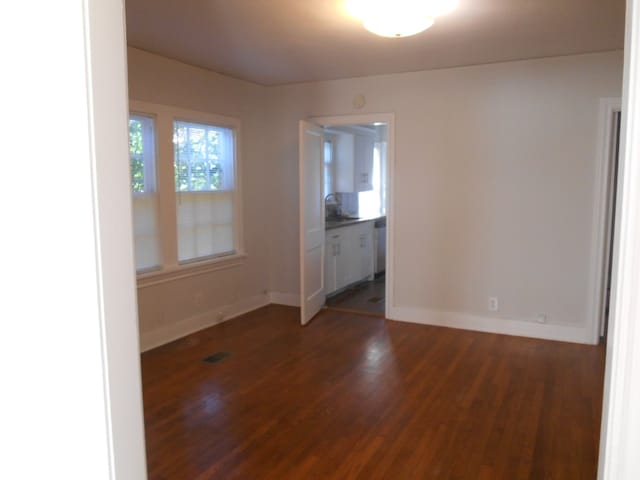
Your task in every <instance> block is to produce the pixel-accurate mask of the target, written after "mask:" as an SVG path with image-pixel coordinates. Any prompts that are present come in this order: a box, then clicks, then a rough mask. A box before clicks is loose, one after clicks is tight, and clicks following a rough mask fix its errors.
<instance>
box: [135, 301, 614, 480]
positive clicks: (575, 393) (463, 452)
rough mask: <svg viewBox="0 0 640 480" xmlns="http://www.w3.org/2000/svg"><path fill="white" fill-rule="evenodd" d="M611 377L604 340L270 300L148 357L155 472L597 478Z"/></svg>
mask: <svg viewBox="0 0 640 480" xmlns="http://www.w3.org/2000/svg"><path fill="white" fill-rule="evenodd" d="M216 352H228V353H229V356H228V357H227V358H226V359H225V360H223V361H222V362H220V363H214V364H209V363H205V362H203V359H204V358H205V357H207V356H209V355H211V354H213V353H216ZM603 373H604V347H603V346H595V347H594V346H586V345H574V344H567V343H560V342H550V341H544V340H532V339H526V338H516V337H508V336H502V335H494V334H486V333H476V332H468V331H462V330H454V329H446V328H438V327H430V326H424V325H415V324H405V323H400V322H393V321H388V320H384V319H381V318H374V317H362V316H357V315H353V314H348V313H342V312H336V311H324V312H322V313H321V314H320V315H319V316H318V317H317V318H316V319H314V321H313V322H312V323H311V324H310V325H308V326H307V327H304V328H302V327H300V325H299V323H298V310H297V309H294V308H289V307H282V306H275V305H273V306H269V307H265V308H262V309H260V310H258V311H255V312H251V313H249V314H247V315H244V316H243V317H240V318H238V319H234V320H231V321H229V322H226V323H224V324H221V325H217V326H215V327H212V328H209V329H207V330H203V331H201V332H198V333H196V334H194V335H190V336H189V337H186V338H183V339H180V340H178V341H176V342H173V343H171V344H168V345H165V346H162V347H159V348H157V349H154V350H152V351H149V352H146V353H144V354H143V355H142V378H143V393H144V410H145V430H146V442H147V460H148V469H149V478H150V479H151V480H169V479H171V480H173V479H178V480H182V479H200V480H209V479H217V478H221V479H236V478H237V479H278V480H282V479H296V480H297V479H305V480H306V479H366V480H370V479H405V478H406V479H414V478H415V479H428V478H434V479H477V478H483V479H492V480H496V479H503V478H504V479H509V480H511V479H520V478H522V479H525V478H526V479H546V478H553V479H565V478H566V479H573V478H575V479H580V480H582V479H591V478H596V468H597V451H598V440H599V424H600V412H601V398H602V380H603Z"/></svg>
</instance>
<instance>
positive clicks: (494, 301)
mask: <svg viewBox="0 0 640 480" xmlns="http://www.w3.org/2000/svg"><path fill="white" fill-rule="evenodd" d="M489 311H490V312H497V311H498V297H489Z"/></svg>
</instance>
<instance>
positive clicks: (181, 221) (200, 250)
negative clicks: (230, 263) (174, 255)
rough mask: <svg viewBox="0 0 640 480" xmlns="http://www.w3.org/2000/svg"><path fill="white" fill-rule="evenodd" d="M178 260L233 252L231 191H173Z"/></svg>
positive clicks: (183, 260)
mask: <svg viewBox="0 0 640 480" xmlns="http://www.w3.org/2000/svg"><path fill="white" fill-rule="evenodd" d="M177 196H178V204H177V217H178V260H179V261H180V262H187V261H191V260H196V259H201V258H206V257H214V256H221V255H231V254H233V253H235V247H234V234H233V194H232V192H182V193H177Z"/></svg>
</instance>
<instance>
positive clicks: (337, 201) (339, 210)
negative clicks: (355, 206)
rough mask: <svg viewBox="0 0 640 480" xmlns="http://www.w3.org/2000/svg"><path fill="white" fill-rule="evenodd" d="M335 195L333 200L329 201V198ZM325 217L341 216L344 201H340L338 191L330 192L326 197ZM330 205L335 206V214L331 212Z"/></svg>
mask: <svg viewBox="0 0 640 480" xmlns="http://www.w3.org/2000/svg"><path fill="white" fill-rule="evenodd" d="M331 197H333V202H331V203H330V202H329V199H330V198H331ZM324 206H325V217H331V216H335V217H341V216H342V203H341V202H340V196H339V195H338V194H337V193H330V194H328V195H327V196H326V197H324ZM329 206H333V211H334V214H333V215H330V214H329Z"/></svg>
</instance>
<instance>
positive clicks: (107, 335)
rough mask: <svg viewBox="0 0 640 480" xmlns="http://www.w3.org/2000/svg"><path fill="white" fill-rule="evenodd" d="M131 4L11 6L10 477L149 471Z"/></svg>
mask: <svg viewBox="0 0 640 480" xmlns="http://www.w3.org/2000/svg"><path fill="white" fill-rule="evenodd" d="M123 10H124V5H123V2H122V1H110V2H104V1H101V0H85V1H82V2H62V3H57V2H50V1H44V0H40V1H38V0H37V1H35V2H13V3H11V4H6V5H3V16H2V20H0V23H2V27H0V52H1V56H2V62H3V68H4V71H5V72H14V73H16V74H14V75H5V76H4V77H3V80H2V88H1V89H0V105H2V113H3V115H2V116H1V118H0V129H1V130H2V131H3V132H5V133H6V134H7V135H6V137H5V139H6V141H5V142H4V146H3V149H2V155H3V160H4V162H5V165H6V166H7V168H6V176H5V179H6V180H8V181H5V182H4V184H3V187H2V189H0V217H1V218H2V219H3V224H4V227H5V228H4V229H3V235H2V236H1V237H0V249H1V251H2V252H3V260H2V268H0V285H2V287H3V288H2V298H1V300H0V319H1V320H0V325H1V327H0V328H1V331H2V333H1V338H2V348H0V378H1V379H2V387H1V388H2V397H1V399H0V404H1V405H2V408H0V451H1V452H2V460H1V461H0V478H3V479H25V478H29V479H33V478H60V479H66V480H85V479H88V478H90V479H92V480H107V479H109V480H114V479H116V478H117V479H118V480H144V479H146V478H147V476H146V465H145V452H144V427H143V416H142V392H141V382H140V364H139V362H140V357H139V348H138V325H137V322H136V311H135V310H136V308H135V276H134V263H133V249H132V244H131V238H132V232H131V227H130V225H128V224H127V222H126V221H125V222H124V225H123V218H124V219H127V218H129V217H130V216H131V209H130V202H129V195H130V193H129V168H128V166H127V163H126V162H121V161H114V159H123V158H125V159H126V156H127V131H126V128H125V127H126V121H127V98H126V97H127V88H126V65H125V33H124V17H123ZM34 12H38V13H37V14H35V15H34ZM25 32H29V35H25V34H24V33H25ZM17 72H19V74H18V73H17ZM35 118H37V121H34V119H35ZM36 124H37V127H36ZM16 126H20V127H18V128H16ZM29 126H32V128H29ZM33 127H35V128H33ZM35 131H37V136H36V137H37V138H36V137H34V132H35ZM9 132H10V133H9ZM27 145H28V146H29V147H28V148H26V146H27ZM36 152H39V153H36ZM45 152H46V153H45ZM17 162H20V165H21V167H20V168H16V165H17ZM11 167H13V168H11ZM25 167H26V168H25ZM17 170H21V173H20V174H19V175H18V174H17V173H16V172H17ZM18 177H20V180H21V181H17V180H18ZM26 189H28V191H29V194H28V195H25V190H26Z"/></svg>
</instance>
